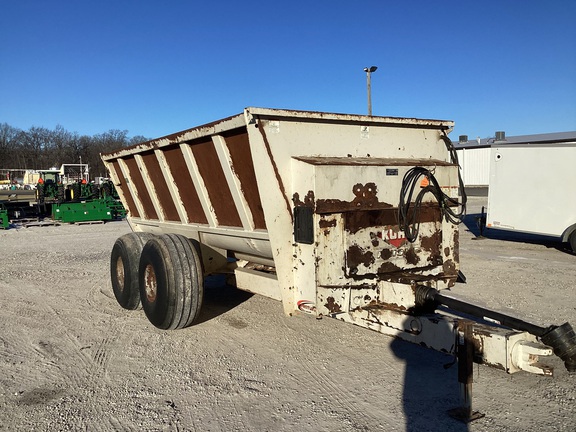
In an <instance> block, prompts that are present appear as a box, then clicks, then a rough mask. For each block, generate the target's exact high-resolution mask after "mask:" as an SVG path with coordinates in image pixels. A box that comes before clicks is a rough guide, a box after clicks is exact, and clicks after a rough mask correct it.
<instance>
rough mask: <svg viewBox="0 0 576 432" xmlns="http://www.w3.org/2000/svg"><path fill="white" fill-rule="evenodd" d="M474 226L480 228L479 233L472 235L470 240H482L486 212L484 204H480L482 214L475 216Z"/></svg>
mask: <svg viewBox="0 0 576 432" xmlns="http://www.w3.org/2000/svg"><path fill="white" fill-rule="evenodd" d="M475 219H476V226H477V227H478V229H479V230H480V235H478V236H476V237H473V238H472V240H484V239H485V238H486V237H484V227H485V226H486V213H484V206H482V214H481V215H480V216H477V217H476V218H475Z"/></svg>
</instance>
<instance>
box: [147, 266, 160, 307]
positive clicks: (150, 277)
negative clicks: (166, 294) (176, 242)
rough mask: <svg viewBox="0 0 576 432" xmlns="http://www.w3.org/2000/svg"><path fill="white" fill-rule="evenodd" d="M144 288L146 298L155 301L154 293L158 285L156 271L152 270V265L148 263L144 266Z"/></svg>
mask: <svg viewBox="0 0 576 432" xmlns="http://www.w3.org/2000/svg"><path fill="white" fill-rule="evenodd" d="M144 290H145V292H146V299H147V300H148V301H149V302H150V303H152V302H155V301H156V294H157V292H158V291H157V290H158V285H157V282H156V273H155V272H154V267H152V266H151V265H150V264H148V265H147V266H146V270H145V271H144Z"/></svg>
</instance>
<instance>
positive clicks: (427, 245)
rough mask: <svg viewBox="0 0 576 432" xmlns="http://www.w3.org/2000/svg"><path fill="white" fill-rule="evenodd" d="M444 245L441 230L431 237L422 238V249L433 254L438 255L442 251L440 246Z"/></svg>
mask: <svg viewBox="0 0 576 432" xmlns="http://www.w3.org/2000/svg"><path fill="white" fill-rule="evenodd" d="M441 244H442V232H441V231H440V230H436V231H434V234H432V235H431V236H430V237H422V240H421V242H420V246H421V247H422V249H424V250H426V251H428V252H431V253H433V254H434V253H436V254H437V253H438V252H439V251H440V245H441Z"/></svg>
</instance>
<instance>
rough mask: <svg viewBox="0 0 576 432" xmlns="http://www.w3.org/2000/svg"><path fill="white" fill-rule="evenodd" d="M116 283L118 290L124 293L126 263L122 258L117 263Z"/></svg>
mask: <svg viewBox="0 0 576 432" xmlns="http://www.w3.org/2000/svg"><path fill="white" fill-rule="evenodd" d="M116 281H117V282H118V289H119V290H120V291H124V262H123V261H122V257H121V256H119V257H118V260H117V261H116Z"/></svg>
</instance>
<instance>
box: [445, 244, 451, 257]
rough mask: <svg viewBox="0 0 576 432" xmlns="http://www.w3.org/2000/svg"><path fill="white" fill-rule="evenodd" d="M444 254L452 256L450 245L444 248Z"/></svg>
mask: <svg viewBox="0 0 576 432" xmlns="http://www.w3.org/2000/svg"><path fill="white" fill-rule="evenodd" d="M444 255H446V256H447V257H448V256H450V248H449V247H448V246H446V247H445V248H444Z"/></svg>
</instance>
